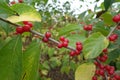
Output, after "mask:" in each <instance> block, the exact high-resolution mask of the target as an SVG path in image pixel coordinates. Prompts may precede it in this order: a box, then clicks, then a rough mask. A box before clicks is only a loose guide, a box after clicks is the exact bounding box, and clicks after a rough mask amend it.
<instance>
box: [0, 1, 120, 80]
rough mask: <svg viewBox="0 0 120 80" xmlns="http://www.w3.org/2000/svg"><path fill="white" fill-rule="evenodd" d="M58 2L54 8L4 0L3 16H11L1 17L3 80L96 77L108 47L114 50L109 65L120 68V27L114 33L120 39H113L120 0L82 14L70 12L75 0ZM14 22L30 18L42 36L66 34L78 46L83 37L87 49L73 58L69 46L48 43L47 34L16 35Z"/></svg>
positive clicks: (43, 3)
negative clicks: (88, 28) (98, 60)
mask: <svg viewBox="0 0 120 80" xmlns="http://www.w3.org/2000/svg"><path fill="white" fill-rule="evenodd" d="M52 1H53V3H54V6H53V5H52V4H48V0H24V1H23V3H16V4H11V3H10V2H9V1H8V0H0V18H4V19H5V20H8V21H7V22H5V21H2V20H1V19H0V71H1V72H0V80H91V79H92V77H93V76H94V73H95V70H96V67H95V65H94V64H93V62H94V60H95V59H96V58H98V57H99V56H101V55H103V54H104V52H103V50H104V49H105V48H107V49H108V60H107V61H106V62H105V63H103V64H104V65H107V64H108V65H112V66H114V67H115V68H116V70H117V71H118V70H120V62H119V61H120V52H119V51H120V48H119V46H120V43H119V41H120V31H119V29H115V30H114V32H113V33H115V34H118V39H117V40H116V41H115V42H110V41H109V40H108V35H109V34H110V33H111V30H113V29H114V26H115V25H116V24H115V23H114V22H113V21H112V17H113V16H115V15H116V14H118V13H119V12H120V10H118V9H117V8H116V6H117V7H119V6H120V4H119V2H120V1H119V0H104V2H103V3H101V6H96V8H95V10H94V11H91V10H87V11H84V12H83V13H81V14H77V15H75V14H74V10H73V11H71V10H70V6H71V4H70V2H69V1H67V2H66V3H64V4H63V9H61V8H59V6H58V5H56V3H57V2H58V1H57V0H52ZM82 1H83V2H84V0H82ZM98 1H99V0H96V2H98ZM114 4H116V5H114ZM99 9H100V10H101V11H99V12H98V10H99ZM76 16H77V17H76ZM96 16H99V17H97V18H96ZM9 21H10V22H12V23H13V24H19V25H23V23H22V22H23V21H30V22H32V23H33V25H34V26H33V27H32V29H33V30H36V31H38V32H40V33H42V34H44V33H45V32H46V31H49V32H51V33H52V37H51V38H53V39H56V40H58V41H59V37H60V36H64V37H65V38H66V39H68V40H69V46H70V47H72V48H74V47H76V45H75V44H76V42H77V41H79V42H81V43H82V45H83V50H82V51H81V53H80V54H78V55H77V56H73V57H71V56H70V55H69V52H70V50H68V49H66V48H61V49H59V48H57V47H56V44H55V43H54V42H52V41H51V42H48V43H43V42H42V37H43V36H40V37H39V36H37V35H35V34H33V33H29V32H25V33H23V34H17V35H15V27H14V25H10V24H9ZM89 24H92V26H93V30H92V31H86V30H84V26H85V25H89ZM56 70H58V71H56ZM88 72H89V73H88ZM57 74H58V75H57ZM54 75H55V77H54ZM56 76H57V77H58V78H59V79H58V78H57V77H56ZM66 77H67V78H66ZM99 79H102V77H99Z"/></svg>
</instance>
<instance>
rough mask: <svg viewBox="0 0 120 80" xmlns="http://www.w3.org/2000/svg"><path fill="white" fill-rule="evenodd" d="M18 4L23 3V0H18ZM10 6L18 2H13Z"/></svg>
mask: <svg viewBox="0 0 120 80" xmlns="http://www.w3.org/2000/svg"><path fill="white" fill-rule="evenodd" d="M18 3H23V0H18ZM10 4H16V1H12V2H10Z"/></svg>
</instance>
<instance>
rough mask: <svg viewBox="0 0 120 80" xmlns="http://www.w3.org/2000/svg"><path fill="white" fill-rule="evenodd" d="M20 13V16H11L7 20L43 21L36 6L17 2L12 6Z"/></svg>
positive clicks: (14, 21)
mask: <svg viewBox="0 0 120 80" xmlns="http://www.w3.org/2000/svg"><path fill="white" fill-rule="evenodd" d="M11 8H12V9H13V10H15V11H16V12H17V13H18V16H17V15H16V16H15V15H14V16H10V17H8V18H7V20H9V21H11V22H13V23H16V22H20V21H38V22H40V21H41V16H40V14H39V13H38V12H37V11H36V9H35V8H33V7H31V6H29V5H26V4H15V5H13V6H12V7H11Z"/></svg>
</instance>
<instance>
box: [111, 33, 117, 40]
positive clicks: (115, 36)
mask: <svg viewBox="0 0 120 80" xmlns="http://www.w3.org/2000/svg"><path fill="white" fill-rule="evenodd" d="M117 38H118V35H117V34H112V35H110V36H109V40H110V41H115V40H117Z"/></svg>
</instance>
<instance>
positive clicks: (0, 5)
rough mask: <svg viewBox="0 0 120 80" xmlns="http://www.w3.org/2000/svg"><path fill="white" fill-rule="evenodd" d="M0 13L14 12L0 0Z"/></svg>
mask: <svg viewBox="0 0 120 80" xmlns="http://www.w3.org/2000/svg"><path fill="white" fill-rule="evenodd" d="M0 14H15V11H13V10H12V9H11V8H10V7H9V6H8V4H7V3H6V2H5V1H4V0H0Z"/></svg>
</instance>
